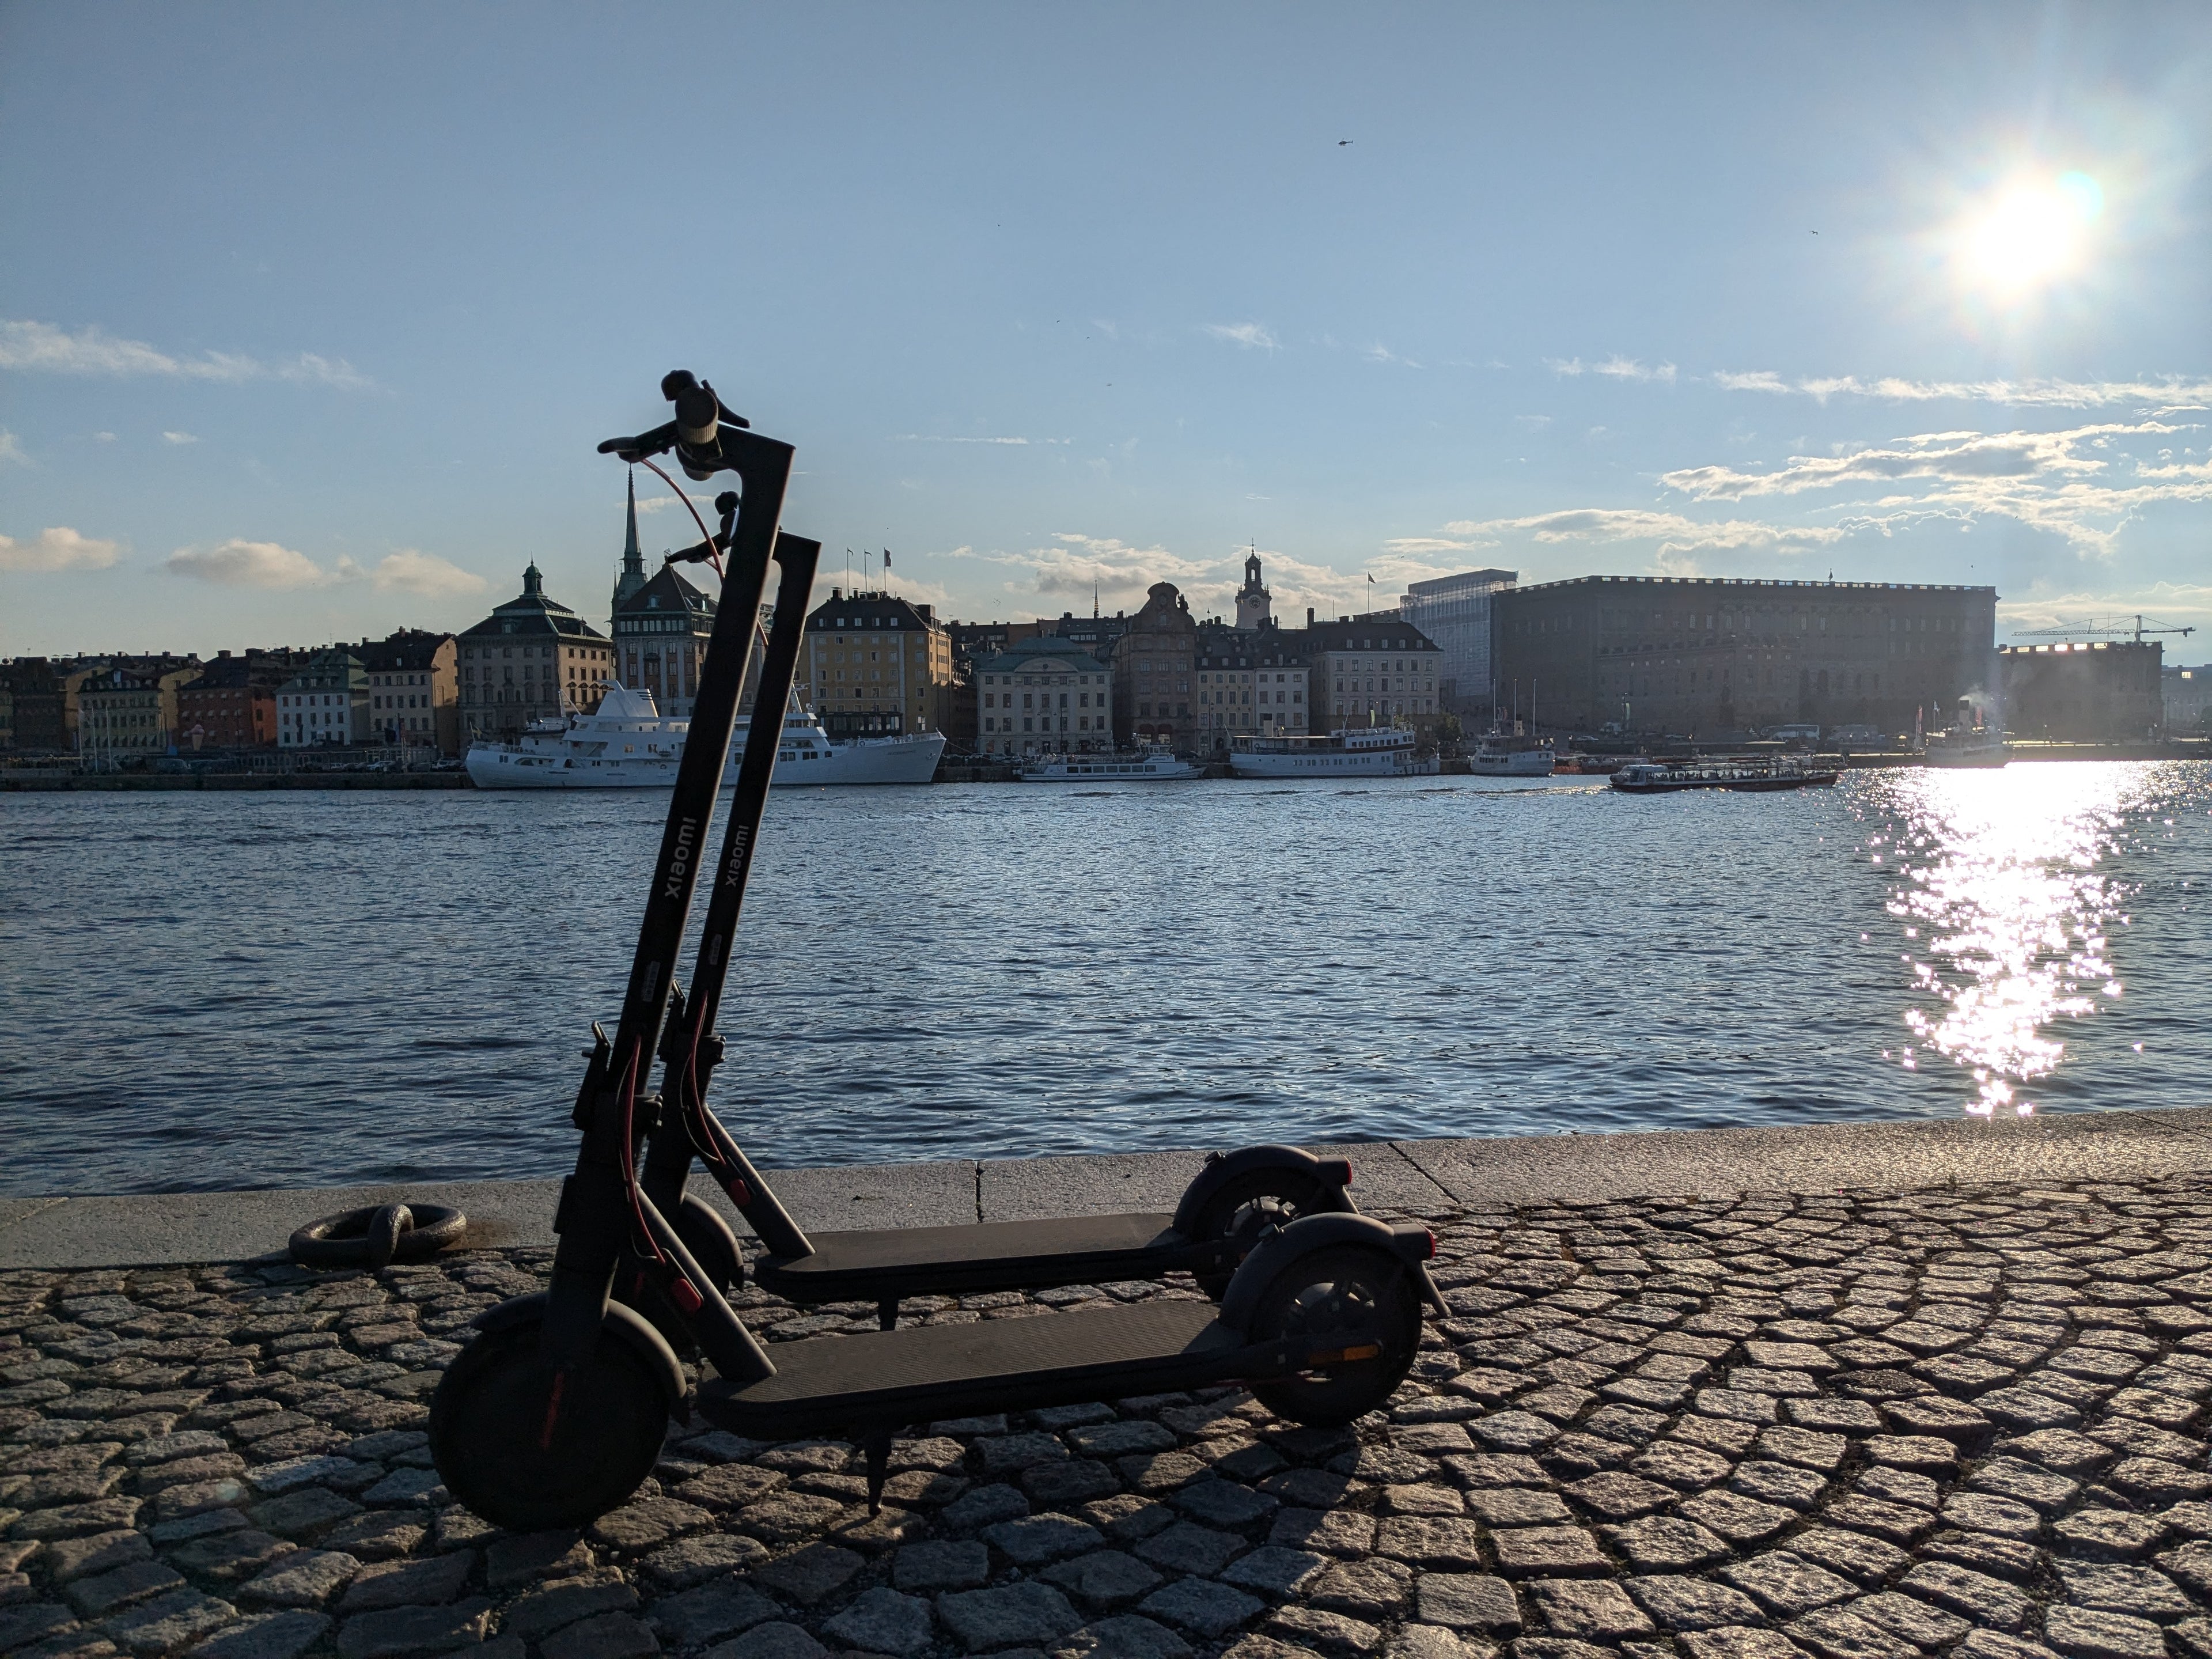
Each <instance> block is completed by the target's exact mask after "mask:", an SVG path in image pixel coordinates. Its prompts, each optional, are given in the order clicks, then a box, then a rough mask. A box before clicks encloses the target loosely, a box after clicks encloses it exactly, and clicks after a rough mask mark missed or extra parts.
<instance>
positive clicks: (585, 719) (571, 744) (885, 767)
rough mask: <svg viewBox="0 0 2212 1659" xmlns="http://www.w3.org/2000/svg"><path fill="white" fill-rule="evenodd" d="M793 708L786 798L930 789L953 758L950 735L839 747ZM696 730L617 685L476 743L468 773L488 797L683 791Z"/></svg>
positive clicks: (740, 738) (733, 754) (738, 749)
mask: <svg viewBox="0 0 2212 1659" xmlns="http://www.w3.org/2000/svg"><path fill="white" fill-rule="evenodd" d="M749 726H750V721H748V720H744V719H742V718H741V719H740V720H738V725H737V732H736V734H735V736H734V737H733V738H732V741H731V747H730V763H729V767H728V769H727V770H726V771H725V773H724V774H723V778H722V783H723V787H725V788H727V787H731V786H732V785H734V784H735V783H736V781H737V764H738V759H739V757H740V756H741V755H742V753H743V750H744V740H745V734H746V732H747V729H748V728H749ZM690 729H691V722H690V721H689V720H677V719H674V718H672V717H670V716H667V715H664V714H661V713H660V711H659V709H658V708H655V707H654V706H653V694H652V693H651V692H650V691H646V690H632V689H631V688H629V687H627V686H620V685H617V686H616V687H615V688H614V689H613V690H611V691H609V692H608V693H607V695H606V696H605V699H604V700H603V701H602V702H600V704H599V709H598V711H597V712H596V713H594V714H570V715H568V717H567V718H565V719H562V720H539V721H538V722H537V723H535V724H534V725H532V726H530V727H529V728H528V729H527V730H526V731H525V732H523V733H522V736H521V738H520V740H519V741H517V742H514V743H478V744H471V745H470V746H469V752H468V756H467V759H466V762H465V764H466V766H467V768H468V774H469V777H470V779H471V781H473V782H474V783H475V784H476V786H477V788H479V789H667V788H671V787H674V785H675V782H676V768H677V763H678V762H679V761H681V760H682V759H683V757H684V739H685V738H686V737H687V735H688V734H689V733H690ZM944 752H945V738H944V735H943V733H941V732H915V733H914V734H912V735H910V736H905V737H896V738H857V739H854V741H851V742H848V743H833V742H832V741H831V740H830V739H829V736H828V734H827V733H825V732H823V729H822V723H821V722H820V721H819V720H817V719H816V718H815V717H814V715H813V714H811V712H809V711H808V710H807V709H806V708H805V707H804V706H802V705H800V704H799V702H798V699H797V698H796V697H794V698H793V707H792V708H791V709H790V711H789V712H788V713H787V714H785V715H784V717H783V738H782V741H781V744H779V745H778V746H777V749H776V757H775V761H776V766H775V776H774V777H773V779H772V780H771V782H772V783H773V784H774V786H775V787H776V788H778V789H804V788H809V787H816V786H819V785H824V784H848V783H853V784H858V783H927V782H928V781H930V779H931V778H933V777H934V776H935V775H936V773H937V757H939V755H941V754H943V753H944Z"/></svg>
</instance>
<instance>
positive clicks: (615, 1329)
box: [473, 1291, 691, 1423]
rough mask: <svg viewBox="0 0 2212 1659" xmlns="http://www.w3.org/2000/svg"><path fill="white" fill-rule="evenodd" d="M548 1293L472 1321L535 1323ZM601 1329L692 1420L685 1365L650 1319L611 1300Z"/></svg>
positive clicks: (497, 1326)
mask: <svg viewBox="0 0 2212 1659" xmlns="http://www.w3.org/2000/svg"><path fill="white" fill-rule="evenodd" d="M545 1297H546V1292H544V1291H538V1292H537V1293H536V1294H534V1295H532V1296H518V1297H513V1299H512V1300H510V1301H507V1302H502V1303H501V1304H499V1305H498V1306H497V1307H495V1308H487V1309H486V1310H484V1311H483V1313H481V1314H479V1315H477V1317H476V1319H475V1320H474V1321H473V1323H474V1324H475V1326H476V1328H477V1329H478V1330H480V1331H503V1330H507V1329H510V1328H513V1327H514V1326H517V1325H526V1324H534V1323H536V1322H539V1321H542V1320H543V1319H544V1317H545ZM599 1329H600V1330H601V1331H602V1332H603V1333H604V1334H606V1335H608V1336H611V1337H613V1338H614V1339H615V1340H616V1341H617V1342H620V1343H622V1344H623V1346H626V1347H628V1348H629V1350H630V1351H631V1352H633V1353H635V1354H636V1355H637V1357H638V1358H640V1359H641V1360H643V1361H644V1362H645V1368H646V1370H649V1371H651V1372H652V1373H653V1376H654V1378H655V1379H656V1380H657V1381H658V1382H659V1384H660V1387H661V1390H662V1392H664V1393H665V1395H667V1396H668V1409H669V1411H670V1413H671V1414H673V1415H674V1416H675V1417H676V1418H677V1419H678V1421H681V1422H685V1423H688V1422H690V1420H691V1406H690V1401H689V1399H688V1398H687V1397H686V1395H687V1394H688V1392H689V1391H688V1390H687V1389H686V1388H685V1387H684V1367H683V1366H682V1365H681V1364H678V1362H677V1358H676V1351H675V1350H674V1349H673V1348H671V1347H670V1346H668V1339H667V1338H666V1337H665V1336H663V1335H661V1334H660V1333H659V1331H657V1330H655V1329H653V1322H652V1321H650V1320H648V1319H647V1317H646V1316H644V1315H643V1314H641V1313H640V1312H638V1311H637V1310H636V1309H635V1308H633V1307H631V1306H629V1304H627V1303H622V1302H614V1301H610V1302H609V1303H608V1304H607V1312H606V1318H605V1321H604V1322H602V1323H601V1325H600V1326H599Z"/></svg>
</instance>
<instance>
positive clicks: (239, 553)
mask: <svg viewBox="0 0 2212 1659" xmlns="http://www.w3.org/2000/svg"><path fill="white" fill-rule="evenodd" d="M161 568H162V569H164V570H166V571H167V572H168V573H169V574H171V575H172V576H183V577H186V578H188V579H190V580H193V581H200V582H207V583H209V584H210V585H211V586H216V587H247V588H258V589H260V590H262V591H264V592H289V591H290V590H293V589H298V588H313V587H335V586H339V585H341V584H343V583H350V582H367V583H368V584H369V586H372V587H374V588H375V589H376V591H377V592H380V593H409V594H413V595H415V596H416V597H418V598H424V599H455V598H460V597H464V596H465V595H468V594H471V593H481V592H483V591H484V588H485V586H486V584H485V581H484V579H483V577H481V576H479V575H477V574H475V573H474V572H472V571H467V570H464V569H462V568H460V567H459V565H457V564H454V563H453V562H451V561H450V560H447V559H442V558H440V557H439V556H437V555H436V554H435V553H425V552H422V550H419V549H417V548H412V547H405V548H401V549H399V550H398V551H397V552H393V553H387V554H386V555H385V556H384V557H382V558H381V559H379V560H378V561H377V562H376V563H375V564H374V565H373V566H370V567H368V568H364V567H362V565H360V564H358V563H356V562H355V561H354V560H353V559H351V558H349V557H348V556H344V555H343V554H342V555H340V556H339V557H338V559H337V562H336V563H335V564H334V565H333V566H332V567H331V568H329V569H327V570H325V568H323V567H322V566H321V565H319V564H317V563H316V562H314V560H313V559H311V558H309V557H308V556H307V555H306V554H305V553H302V552H300V551H298V550H296V549H294V548H289V547H286V546H284V545H283V544H281V543H278V542H250V541H246V540H243V539H238V538H234V539H233V540H230V541H227V542H222V543H218V544H216V545H215V546H213V547H210V548H197V547H180V548H179V549H178V550H176V551H175V552H173V553H172V554H170V555H169V556H168V557H167V558H166V559H164V560H162V561H161Z"/></svg>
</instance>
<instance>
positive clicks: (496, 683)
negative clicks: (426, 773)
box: [459, 562, 615, 744]
mask: <svg viewBox="0 0 2212 1659" xmlns="http://www.w3.org/2000/svg"><path fill="white" fill-rule="evenodd" d="M459 651H460V670H461V678H460V688H459V706H460V741H461V743H462V744H470V743H476V742H478V741H485V740H489V739H493V738H507V739H512V738H517V737H520V735H521V733H522V729H523V727H525V726H528V725H529V724H530V723H531V722H532V720H557V719H559V718H561V717H562V715H564V714H569V713H571V712H572V711H578V710H583V709H586V708H597V707H598V706H599V696H600V695H601V691H602V688H603V686H604V685H605V682H606V680H607V679H608V678H610V677H611V675H612V674H613V673H614V671H615V653H614V647H613V645H612V643H611V641H609V640H608V639H607V637H606V635H604V634H601V633H600V632H599V630H598V629H595V628H593V627H592V626H591V624H590V623H586V621H585V620H584V619H583V618H582V617H579V616H578V615H577V614H576V613H575V612H574V611H571V610H570V609H568V606H567V605H562V603H561V602H560V601H559V600H557V599H551V598H549V597H548V596H547V594H546V592H545V579H544V576H543V575H542V574H539V572H538V566H537V565H536V563H535V562H533V563H532V564H531V565H530V566H529V567H528V568H526V569H525V570H524V571H523V573H522V592H520V594H519V595H517V596H516V597H515V598H513V599H509V600H508V601H507V603H506V604H505V605H501V606H500V607H499V608H498V609H497V610H496V611H493V612H492V613H491V615H490V616H489V617H485V618H484V619H483V621H482V622H480V623H477V625H476V626H475V627H473V628H471V629H466V630H465V631H464V632H463V633H462V634H461V635H460V636H459Z"/></svg>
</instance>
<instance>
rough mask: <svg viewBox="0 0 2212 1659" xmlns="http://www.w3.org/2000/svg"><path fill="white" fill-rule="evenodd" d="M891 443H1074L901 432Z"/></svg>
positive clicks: (1060, 439)
mask: <svg viewBox="0 0 2212 1659" xmlns="http://www.w3.org/2000/svg"><path fill="white" fill-rule="evenodd" d="M891 441H892V442H894V443H902V444H1011V445H1014V446H1016V447H1020V446H1023V445H1026V444H1066V443H1073V442H1074V440H1073V438H953V437H940V436H939V435H936V434H934V433H929V432H902V433H900V434H899V435H897V436H896V437H895V438H894V439H892V440H891Z"/></svg>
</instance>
